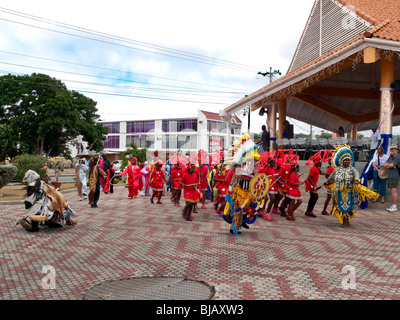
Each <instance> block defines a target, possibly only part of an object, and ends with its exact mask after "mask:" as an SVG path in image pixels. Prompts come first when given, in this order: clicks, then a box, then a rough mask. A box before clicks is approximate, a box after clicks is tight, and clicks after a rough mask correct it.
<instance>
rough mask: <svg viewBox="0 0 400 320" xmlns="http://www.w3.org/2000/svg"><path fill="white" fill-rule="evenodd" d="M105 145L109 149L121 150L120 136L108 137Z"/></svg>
mask: <svg viewBox="0 0 400 320" xmlns="http://www.w3.org/2000/svg"><path fill="white" fill-rule="evenodd" d="M103 144H104V148H107V149H119V136H107V138H106V140H105V141H104V143H103Z"/></svg>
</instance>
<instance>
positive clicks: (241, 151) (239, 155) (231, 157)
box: [227, 134, 260, 169]
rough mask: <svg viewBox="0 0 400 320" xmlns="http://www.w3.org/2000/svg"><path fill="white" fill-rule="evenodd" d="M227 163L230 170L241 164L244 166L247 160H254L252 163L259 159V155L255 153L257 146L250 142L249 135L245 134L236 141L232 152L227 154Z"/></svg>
mask: <svg viewBox="0 0 400 320" xmlns="http://www.w3.org/2000/svg"><path fill="white" fill-rule="evenodd" d="M227 158H228V159H227V163H228V166H229V168H230V169H234V168H235V167H238V166H240V165H242V164H245V163H246V161H247V160H249V159H251V158H254V161H258V160H259V159H260V155H259V154H258V151H257V146H256V144H255V143H254V142H253V140H251V137H250V135H248V134H245V135H243V136H242V138H241V139H238V140H236V142H235V144H234V146H233V148H232V150H231V151H230V152H229V153H228V156H227Z"/></svg>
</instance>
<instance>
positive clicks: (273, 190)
mask: <svg viewBox="0 0 400 320" xmlns="http://www.w3.org/2000/svg"><path fill="white" fill-rule="evenodd" d="M275 164H276V160H275V159H270V160H269V161H268V164H267V165H266V166H265V167H264V168H262V169H261V170H259V171H258V173H264V174H266V175H267V176H268V178H269V179H270V187H269V190H268V195H266V196H265V199H264V205H263V208H262V211H261V214H260V216H261V217H263V218H265V219H267V220H268V221H272V220H274V218H273V217H271V214H270V212H271V209H272V206H273V205H274V203H275V201H276V197H277V195H278V188H277V184H276V179H277V176H278V172H277V170H276V169H275ZM268 197H269V202H268ZM267 202H268V207H267V211H266V212H265V208H266V205H267Z"/></svg>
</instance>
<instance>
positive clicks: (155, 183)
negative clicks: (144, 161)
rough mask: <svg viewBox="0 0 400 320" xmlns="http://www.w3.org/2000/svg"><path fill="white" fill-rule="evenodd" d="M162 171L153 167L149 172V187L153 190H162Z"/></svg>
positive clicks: (163, 177)
mask: <svg viewBox="0 0 400 320" xmlns="http://www.w3.org/2000/svg"><path fill="white" fill-rule="evenodd" d="M164 179H165V175H164V171H162V170H161V169H157V167H156V168H154V169H153V171H152V172H151V174H150V187H151V188H152V189H153V191H164Z"/></svg>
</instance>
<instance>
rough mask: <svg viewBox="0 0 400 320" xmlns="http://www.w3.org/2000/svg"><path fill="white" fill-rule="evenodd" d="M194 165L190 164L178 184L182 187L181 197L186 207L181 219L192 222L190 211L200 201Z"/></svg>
mask: <svg viewBox="0 0 400 320" xmlns="http://www.w3.org/2000/svg"><path fill="white" fill-rule="evenodd" d="M195 168H196V167H195V165H194V164H191V165H190V167H189V170H188V171H187V172H186V173H185V174H184V175H183V177H182V180H181V181H180V184H181V185H182V186H183V197H184V199H185V201H186V205H185V207H184V208H183V211H182V217H183V218H184V219H186V220H187V221H192V220H193V216H192V211H193V209H194V206H195V204H196V203H197V202H199V201H200V190H199V189H198V185H199V179H198V176H197V175H196V173H195Z"/></svg>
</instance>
